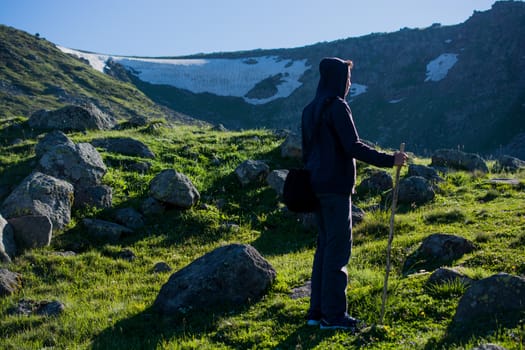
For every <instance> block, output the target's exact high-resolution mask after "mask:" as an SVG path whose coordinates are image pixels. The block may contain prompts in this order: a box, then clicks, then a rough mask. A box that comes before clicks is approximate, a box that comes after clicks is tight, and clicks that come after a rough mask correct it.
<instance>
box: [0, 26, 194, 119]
mask: <svg viewBox="0 0 525 350" xmlns="http://www.w3.org/2000/svg"><path fill="white" fill-rule="evenodd" d="M0 101H2V108H1V109H0V118H4V117H9V116H25V117H29V116H30V115H31V114H32V113H33V112H35V111H36V110H38V109H53V108H58V107H61V106H63V105H65V104H78V103H83V102H88V101H89V102H93V103H95V104H96V105H97V106H98V107H99V108H101V109H103V110H105V111H106V112H109V113H110V114H112V115H113V116H115V117H117V118H118V119H128V118H130V117H132V116H136V115H141V116H145V117H150V118H151V117H153V118H154V117H171V118H173V119H178V120H183V121H191V118H189V117H187V116H184V115H182V114H180V113H176V112H173V111H171V110H169V109H168V108H165V107H162V106H159V105H157V104H155V103H154V102H153V101H151V100H150V99H149V98H148V97H146V96H145V95H144V94H143V93H142V92H141V91H139V90H138V89H137V88H136V87H135V86H133V85H132V84H130V83H126V82H122V81H119V80H117V79H114V78H112V77H110V76H108V75H106V74H102V73H100V72H97V71H96V70H94V69H92V68H91V67H90V66H88V65H86V64H85V62H84V61H81V60H78V59H76V58H74V57H72V56H71V55H67V54H65V53H63V52H62V51H61V50H59V49H58V48H57V47H56V46H55V45H54V44H52V43H50V42H48V41H46V40H44V39H41V38H39V37H38V36H32V35H29V34H27V33H25V32H23V31H19V30H16V29H14V28H11V27H7V26H3V25H0Z"/></svg>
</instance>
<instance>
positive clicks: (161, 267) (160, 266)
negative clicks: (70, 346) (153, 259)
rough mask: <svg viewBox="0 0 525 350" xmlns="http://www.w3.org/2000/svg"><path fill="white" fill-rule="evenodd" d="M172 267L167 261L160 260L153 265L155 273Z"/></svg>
mask: <svg viewBox="0 0 525 350" xmlns="http://www.w3.org/2000/svg"><path fill="white" fill-rule="evenodd" d="M171 270H172V268H171V267H170V266H169V265H168V264H166V263H165V262H162V261H161V262H158V263H156V264H155V266H153V272H155V273H161V272H169V271H171Z"/></svg>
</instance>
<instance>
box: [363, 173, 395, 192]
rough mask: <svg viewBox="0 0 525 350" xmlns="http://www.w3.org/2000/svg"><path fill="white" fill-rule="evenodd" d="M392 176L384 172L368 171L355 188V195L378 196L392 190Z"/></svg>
mask: <svg viewBox="0 0 525 350" xmlns="http://www.w3.org/2000/svg"><path fill="white" fill-rule="evenodd" d="M392 185H393V181H392V176H391V175H390V174H389V173H388V172H386V171H384V170H373V171H369V174H368V176H367V177H366V178H364V179H363V181H361V183H360V184H359V185H358V186H357V188H356V190H357V193H359V194H361V195H365V194H370V193H372V194H379V193H382V192H385V191H387V190H390V189H391V188H392Z"/></svg>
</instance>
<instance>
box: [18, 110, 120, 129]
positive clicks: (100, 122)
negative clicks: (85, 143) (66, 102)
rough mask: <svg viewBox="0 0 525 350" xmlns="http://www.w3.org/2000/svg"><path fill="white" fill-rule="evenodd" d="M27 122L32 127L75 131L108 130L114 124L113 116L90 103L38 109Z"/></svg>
mask: <svg viewBox="0 0 525 350" xmlns="http://www.w3.org/2000/svg"><path fill="white" fill-rule="evenodd" d="M28 122H29V126H30V127H31V128H33V129H41V130H75V131H84V130H108V129H112V128H113V127H114V126H115V124H116V121H115V119H114V118H112V117H110V116H109V115H107V114H105V113H103V112H102V111H101V110H100V109H99V108H98V107H97V106H95V105H94V104H91V103H90V104H86V105H84V106H65V107H63V108H60V109H57V110H54V111H46V110H39V111H36V112H35V113H33V114H32V115H31V117H30V118H29V121H28Z"/></svg>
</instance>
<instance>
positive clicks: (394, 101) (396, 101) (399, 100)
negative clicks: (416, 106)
mask: <svg viewBox="0 0 525 350" xmlns="http://www.w3.org/2000/svg"><path fill="white" fill-rule="evenodd" d="M404 99H405V98H398V99H396V100H390V101H388V103H392V104H394V103H399V102H401V101H403V100H404Z"/></svg>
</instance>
